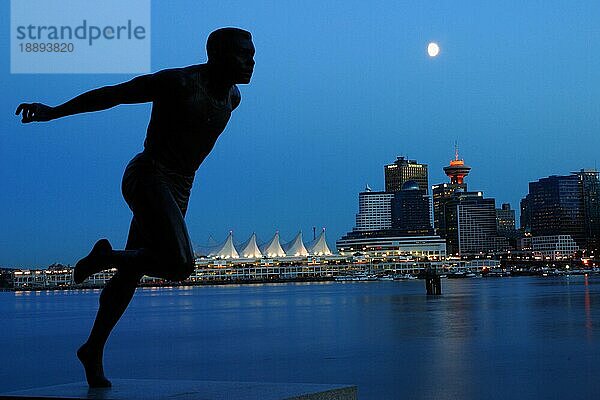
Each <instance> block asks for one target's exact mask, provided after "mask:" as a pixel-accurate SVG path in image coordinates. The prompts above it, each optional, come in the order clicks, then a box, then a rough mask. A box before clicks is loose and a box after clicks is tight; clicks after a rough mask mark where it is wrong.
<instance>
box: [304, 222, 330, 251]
mask: <svg viewBox="0 0 600 400" xmlns="http://www.w3.org/2000/svg"><path fill="white" fill-rule="evenodd" d="M308 252H309V253H310V254H314V255H317V256H328V255H331V254H332V253H331V250H329V246H327V239H326V238H325V228H323V231H322V232H321V234H320V235H319V237H318V238H317V239H316V240H315V241H314V242H313V243H311V244H310V245H309V246H308Z"/></svg>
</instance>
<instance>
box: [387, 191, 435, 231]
mask: <svg viewBox="0 0 600 400" xmlns="http://www.w3.org/2000/svg"><path fill="white" fill-rule="evenodd" d="M430 210H431V200H430V197H429V196H428V195H427V193H426V191H425V190H423V189H419V184H418V183H417V182H416V181H406V182H404V185H402V190H401V191H399V192H396V193H394V198H393V200H392V228H393V229H397V230H398V231H400V232H401V233H402V234H405V235H432V234H433V229H432V226H431V211H430Z"/></svg>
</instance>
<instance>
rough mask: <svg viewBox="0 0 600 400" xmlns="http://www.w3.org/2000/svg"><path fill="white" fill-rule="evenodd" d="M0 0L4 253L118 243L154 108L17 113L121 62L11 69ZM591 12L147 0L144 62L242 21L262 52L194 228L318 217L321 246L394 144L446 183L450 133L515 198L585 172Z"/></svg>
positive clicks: (203, 177)
mask: <svg viewBox="0 0 600 400" xmlns="http://www.w3.org/2000/svg"><path fill="white" fill-rule="evenodd" d="M323 3H325V4H323ZM1 7H2V12H1V13H0V25H1V26H3V29H2V30H1V31H0V32H1V34H0V51H1V52H2V53H3V54H4V57H2V58H1V59H0V74H1V82H2V95H1V97H0V105H1V109H2V110H3V113H2V114H1V115H0V124H1V125H0V127H1V135H0V178H1V181H2V182H3V189H2V191H1V192H0V193H1V195H0V210H2V211H1V213H2V214H1V216H0V217H1V221H2V224H1V232H2V233H1V234H0V266H22V267H27V266H45V265H48V264H50V263H52V262H64V263H74V262H75V261H76V260H77V259H78V258H79V257H81V256H83V255H85V254H87V252H88V251H89V249H90V247H91V245H92V244H93V243H94V242H95V241H96V240H97V239H98V238H99V237H107V238H109V239H110V240H111V242H113V244H114V246H115V247H122V246H123V245H124V242H125V238H126V234H127V229H128V225H129V220H130V211H129V209H128V208H127V206H126V204H125V202H124V201H123V199H122V197H121V193H120V180H121V176H122V172H123V169H124V167H125V165H126V164H127V162H128V161H129V159H130V158H131V157H132V156H133V155H135V154H136V153H137V152H139V151H140V150H141V149H142V143H143V139H144V135H145V129H146V126H147V121H148V116H149V112H150V105H149V104H146V105H129V106H119V107H117V108H114V109H111V110H108V111H103V112H99V113H96V114H85V115H78V116H72V117H68V118H65V119H62V120H56V121H53V122H50V123H44V124H37V125H33V124H30V125H27V126H22V125H21V124H20V122H19V119H18V118H16V117H15V116H14V115H13V114H14V109H15V107H16V106H17V104H19V103H20V102H22V101H39V102H43V103H47V104H50V105H57V104H59V103H61V102H64V101H66V100H68V99H69V98H71V97H73V96H75V95H77V94H79V93H80V92H82V91H85V90H88V89H92V88H95V87H98V86H102V85H106V84H112V83H117V82H121V81H125V80H128V79H130V78H131V77H132V75H103V74H100V75H66V74H65V75H41V74H40V75H11V74H10V60H9V30H8V29H9V28H8V27H9V2H8V1H4V2H2V5H1ZM599 18H600V2H598V1H596V0H593V1H577V2H567V1H564V0H562V1H548V0H545V1H527V2H523V1H502V2H500V1H494V2H487V1H427V2H424V1H418V2H417V1H412V2H398V1H385V2H366V1H347V0H346V1H335V2H333V1H331V2H321V1H307V2H294V1H277V2H273V1H265V2H256V1H237V2H233V1H231V2H230V1H203V2H197V1H161V2H159V1H154V2H153V4H152V27H151V28H152V69H153V70H160V69H164V68H169V67H176V66H183V65H189V64H193V63H200V62H204V61H205V51H204V43H205V40H206V37H207V35H208V33H209V32H211V31H212V30H214V29H216V28H218V27H221V26H239V27H243V28H246V29H248V30H250V31H251V32H252V33H253V35H254V41H255V45H256V48H257V54H256V69H255V74H254V78H253V81H252V83H251V84H250V85H244V86H241V87H240V89H241V92H242V97H243V98H242V104H241V106H240V107H239V109H238V110H236V112H235V113H234V115H233V117H232V119H231V122H230V123H229V126H228V127H227V129H226V131H225V132H224V133H223V135H222V136H221V138H220V139H219V141H218V142H217V145H216V147H215V149H214V151H213V153H212V154H211V155H210V156H209V157H208V158H207V160H206V161H205V163H204V164H203V165H202V166H201V168H200V170H199V171H198V173H197V175H196V182H195V186H194V190H193V192H192V198H191V201H190V208H189V212H188V216H187V221H188V227H189V231H190V234H191V237H192V240H193V241H194V242H195V243H198V244H202V243H205V242H206V241H207V238H208V236H209V235H212V236H214V237H215V238H216V239H217V240H223V239H224V238H225V236H226V235H227V232H228V231H229V230H233V231H234V234H235V237H236V239H237V240H238V241H243V240H245V239H246V238H247V237H248V236H249V235H250V234H251V233H252V232H253V231H255V232H256V233H257V234H258V237H259V240H262V241H266V240H268V239H269V238H270V236H271V235H272V234H273V233H274V231H275V230H276V229H279V230H280V232H281V236H282V239H283V240H290V239H292V237H293V236H294V235H295V233H296V232H297V231H298V230H300V229H301V230H303V232H304V236H305V238H306V239H309V238H310V237H312V227H313V226H317V227H322V226H324V227H326V228H327V232H328V239H329V242H330V245H331V246H333V244H334V242H335V240H336V239H337V238H338V237H339V236H340V235H341V234H343V233H344V232H346V231H347V230H349V229H351V228H352V226H353V224H354V214H355V213H356V211H357V208H358V204H357V203H358V201H357V197H358V192H359V191H360V190H362V189H363V187H364V185H365V183H369V185H370V186H371V187H372V188H374V189H382V188H383V165H384V164H385V163H389V162H392V161H393V160H394V159H395V157H396V156H397V155H405V156H408V157H410V158H414V159H417V160H418V161H420V162H424V163H427V164H429V168H430V183H431V184H434V183H439V182H444V181H446V177H445V176H444V174H443V171H442V167H443V166H445V165H446V164H447V163H448V162H449V160H450V159H451V158H452V156H453V143H454V141H455V140H458V141H459V143H460V151H461V156H462V157H463V158H464V159H465V161H466V163H467V164H469V165H470V166H471V167H472V168H473V169H472V171H471V174H470V176H469V177H468V178H467V181H468V183H469V185H470V189H473V190H483V191H484V193H485V195H486V196H489V197H494V198H496V201H497V204H500V203H501V202H510V203H511V205H512V206H513V207H514V208H518V201H519V200H520V198H521V197H523V196H524V195H525V194H526V193H527V184H528V182H529V181H531V180H535V179H538V178H540V177H543V176H548V175H551V174H567V173H569V172H570V171H574V170H578V169H580V168H589V167H595V166H596V163H597V160H598V151H599V149H600V146H599V145H600V138H599V136H598V134H599V133H600V68H598V66H599V65H600V54H599V50H600V27H599V26H600V25H599V24H598V20H599ZM429 41H437V42H438V43H439V44H440V46H441V49H442V50H441V54H440V56H438V57H437V58H435V59H430V58H429V57H428V56H427V54H426V47H427V43H428V42H429ZM118 61H119V60H115V62H118Z"/></svg>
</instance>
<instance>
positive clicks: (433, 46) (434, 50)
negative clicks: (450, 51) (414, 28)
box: [427, 42, 440, 57]
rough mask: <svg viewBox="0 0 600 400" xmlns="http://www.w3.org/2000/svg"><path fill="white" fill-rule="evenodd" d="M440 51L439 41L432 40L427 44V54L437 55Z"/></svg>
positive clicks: (430, 55)
mask: <svg viewBox="0 0 600 400" xmlns="http://www.w3.org/2000/svg"><path fill="white" fill-rule="evenodd" d="M439 53H440V46H438V44H437V43H435V42H431V43H429V44H428V45H427V54H429V57H435V56H437V55H438V54H439Z"/></svg>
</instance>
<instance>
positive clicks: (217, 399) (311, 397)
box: [0, 379, 358, 400]
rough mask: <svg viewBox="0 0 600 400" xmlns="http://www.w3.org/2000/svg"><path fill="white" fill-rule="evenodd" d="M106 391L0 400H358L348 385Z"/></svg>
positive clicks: (134, 382) (81, 389)
mask: <svg viewBox="0 0 600 400" xmlns="http://www.w3.org/2000/svg"><path fill="white" fill-rule="evenodd" d="M112 384H113V386H112V387H111V388H107V389H89V388H88V386H87V384H86V383H85V382H78V383H68V384H65V385H57V386H46V387H41V388H35V389H28V390H20V391H16V392H10V393H3V394H0V399H9V398H12V399H14V398H16V399H30V400H31V399H35V400H38V399H39V400H41V399H54V400H56V399H101V400H138V399H139V400H141V399H144V400H167V399H169V400H242V399H243V400H253V399H256V400H357V399H358V397H357V396H358V395H357V388H356V386H351V385H322V384H310V383H258V382H214V381H171V380H144V379H115V380H113V381H112Z"/></svg>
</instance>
